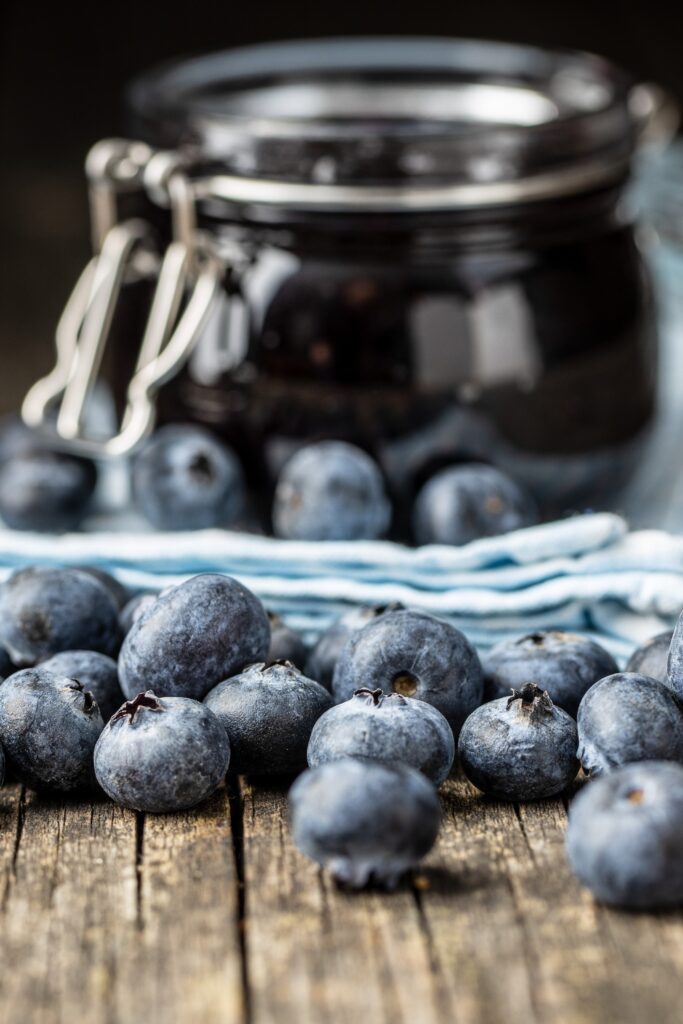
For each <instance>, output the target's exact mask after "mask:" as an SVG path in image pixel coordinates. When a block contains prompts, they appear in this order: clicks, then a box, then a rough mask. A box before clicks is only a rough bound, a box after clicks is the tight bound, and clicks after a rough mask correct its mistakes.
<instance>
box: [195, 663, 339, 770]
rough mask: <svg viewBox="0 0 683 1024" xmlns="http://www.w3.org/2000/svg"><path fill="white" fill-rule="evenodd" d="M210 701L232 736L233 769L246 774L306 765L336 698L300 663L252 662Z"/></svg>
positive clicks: (213, 692) (209, 697)
mask: <svg viewBox="0 0 683 1024" xmlns="http://www.w3.org/2000/svg"><path fill="white" fill-rule="evenodd" d="M204 703H205V704H206V706H207V707H208V708H211V710H212V711H213V713H214V714H215V715H216V717H217V718H218V719H219V720H220V722H221V723H222V724H223V726H224V727H225V730H226V732H227V733H228V736H229V737H230V746H231V749H232V759H233V768H234V769H235V770H236V771H237V772H239V773H241V774H244V775H261V776H268V775H289V774H292V773H294V772H298V771H301V769H302V768H305V767H306V748H307V746H308V741H309V738H310V735H311V730H312V728H313V726H314V725H315V723H316V722H317V720H318V719H319V718H320V716H321V715H322V714H323V712H324V711H327V709H328V708H329V707H330V705H331V703H332V701H331V698H330V695H329V693H328V692H327V690H324V689H323V687H322V686H319V685H318V683H315V682H313V680H312V679H307V678H306V676H304V675H302V674H301V672H299V670H298V669H296V668H295V667H294V665H290V664H288V663H287V662H285V663H281V662H276V663H275V664H274V665H269V666H266V665H263V664H260V665H250V666H249V668H247V669H245V670H244V672H242V673H241V674H240V675H238V676H235V677H234V678H232V679H225V680H223V682H222V683H219V684H218V686H216V687H214V689H213V690H211V691H210V692H209V693H208V694H207V695H206V697H205V698H204Z"/></svg>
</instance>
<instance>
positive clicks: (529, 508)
mask: <svg viewBox="0 0 683 1024" xmlns="http://www.w3.org/2000/svg"><path fill="white" fill-rule="evenodd" d="M537 522H538V509H537V508H536V504H535V502H534V500H533V498H532V497H531V495H530V494H528V493H527V492H526V491H524V490H523V488H522V487H520V485H519V484H517V483H515V481H514V480H512V479H511V478H510V477H509V476H507V475H506V474H505V473H502V472H501V471H500V470H499V469H496V468H495V467H494V466H487V465H484V464H479V463H468V464H467V465H462V466H450V467H449V468H447V469H443V470H441V472H439V473H437V474H436V475H435V476H433V477H432V478H431V479H430V480H428V481H427V483H426V484H425V485H424V487H423V488H422V490H421V491H420V493H419V494H418V496H417V499H416V501H415V509H414V513H413V528H414V533H415V539H416V541H417V543H418V544H456V545H460V544H467V543H469V542H470V541H473V540H479V538H480V537H495V536H497V535H498V534H501V533H510V531H512V530H520V529H521V528H522V527H524V526H533V525H534V523H537Z"/></svg>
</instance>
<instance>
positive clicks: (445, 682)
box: [332, 609, 483, 737]
mask: <svg viewBox="0 0 683 1024" xmlns="http://www.w3.org/2000/svg"><path fill="white" fill-rule="evenodd" d="M361 687H366V688H367V689H369V690H382V691H384V692H385V693H390V692H393V693H400V694H402V695H403V696H404V697H417V699H418V700H424V701H426V702H427V703H428V704H433V705H434V707H435V708H438V710H439V711H440V712H441V714H442V715H444V716H445V717H446V719H447V720H448V723H449V725H450V727H451V729H452V730H453V734H454V736H455V737H457V735H458V733H459V732H460V727H461V725H462V723H463V722H464V721H465V719H466V718H467V716H468V715H469V714H470V713H471V712H472V711H474V709H475V708H476V707H478V706H479V705H480V704H481V701H482V696H483V681H482V671H481V665H480V663H479V658H478V656H477V652H476V651H475V649H474V647H472V645H471V643H470V642H469V640H467V638H466V637H465V636H463V634H462V633H461V632H460V631H459V630H457V629H456V628H455V627H454V626H451V625H449V624H448V623H447V622H442V621H441V619H435V618H434V617H433V616H432V615H426V614H424V613H423V612H416V611H410V610H408V609H401V610H400V611H391V612H387V613H386V614H384V615H380V616H379V618H376V619H375V620H374V621H372V622H370V623H369V624H368V625H367V626H365V627H364V628H363V629H361V630H360V631H359V632H357V633H354V634H352V636H351V638H350V639H349V640H348V642H347V644H346V646H345V647H344V649H343V651H342V653H341V656H340V658H339V660H338V662H337V666H336V668H335V670H334V678H333V681H332V688H333V695H334V698H335V700H336V702H337V703H340V702H341V701H343V700H348V699H349V698H350V697H352V696H353V694H354V691H355V690H359V689H361Z"/></svg>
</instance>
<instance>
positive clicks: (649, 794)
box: [566, 761, 683, 910]
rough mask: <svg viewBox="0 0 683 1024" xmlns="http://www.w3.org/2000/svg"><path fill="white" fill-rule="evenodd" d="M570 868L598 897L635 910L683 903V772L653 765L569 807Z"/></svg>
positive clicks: (594, 788)
mask: <svg viewBox="0 0 683 1024" xmlns="http://www.w3.org/2000/svg"><path fill="white" fill-rule="evenodd" d="M566 843H567V856H568V859H569V864H570V866H571V868H572V870H573V871H574V873H575V874H576V875H577V876H578V878H579V880H580V881H581V882H583V884H584V885H586V886H587V887H588V888H589V889H590V890H591V892H592V893H593V895H594V896H595V897H596V899H598V900H601V901H602V902H603V903H609V904H614V905H616V906H620V907H630V908H632V909H635V910H662V909H666V908H667V907H676V906H680V905H681V904H683V768H682V767H681V766H680V765H678V764H674V763H672V762H669V761H647V762H643V763H642V764H630V765H626V766H625V767H622V768H617V769H616V770H615V771H614V772H612V773H611V774H610V775H606V776H605V777H604V778H602V779H597V780H596V781H595V782H591V783H590V784H589V785H587V786H584V788H583V789H582V790H581V792H580V793H578V795H577V796H576V797H575V799H574V800H573V801H572V804H571V806H570V808H569V824H568V826H567V838H566Z"/></svg>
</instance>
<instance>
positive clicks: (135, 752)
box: [95, 691, 230, 814]
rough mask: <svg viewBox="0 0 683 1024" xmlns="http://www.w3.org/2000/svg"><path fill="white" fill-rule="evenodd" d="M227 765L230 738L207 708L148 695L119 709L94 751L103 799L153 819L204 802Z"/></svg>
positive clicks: (177, 698) (176, 699)
mask: <svg viewBox="0 0 683 1024" xmlns="http://www.w3.org/2000/svg"><path fill="white" fill-rule="evenodd" d="M229 763H230V742H229V740H228V736H227V734H226V732H225V729H224V728H223V726H222V725H221V723H220V722H219V721H218V719H217V718H216V716H215V715H214V714H213V713H212V712H211V711H210V710H209V709H208V708H207V707H205V706H204V705H203V704H200V703H199V702H198V701H196V700H190V699H188V698H186V697H156V696H155V695H154V694H153V693H152V692H151V691H148V692H147V693H139V694H138V695H137V696H136V697H135V698H134V699H133V700H131V701H127V702H126V703H125V704H124V705H123V706H122V707H121V708H119V710H118V711H117V712H116V714H115V715H113V717H112V718H111V719H110V721H109V722H108V724H107V725H106V726H105V728H104V731H103V732H102V735H101V736H100V738H99V740H98V743H97V746H96V748H95V772H96V775H97V781H98V782H99V784H100V786H101V787H102V789H103V790H104V791H105V793H106V794H107V796H109V797H111V799H112V800H115V801H116V803H117V804H121V805H122V806H123V807H131V808H133V809H134V810H137V811H148V812H150V813H155V814H163V813H167V812H169V811H183V810H186V809H187V808H189V807H194V806H195V804H198V803H200V802H201V801H202V800H205V799H206V798H207V797H208V796H210V795H211V794H212V793H213V792H214V790H215V789H216V788H217V787H218V786H219V785H220V784H221V782H222V781H223V778H224V777H225V773H226V772H227V770H228V765H229Z"/></svg>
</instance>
